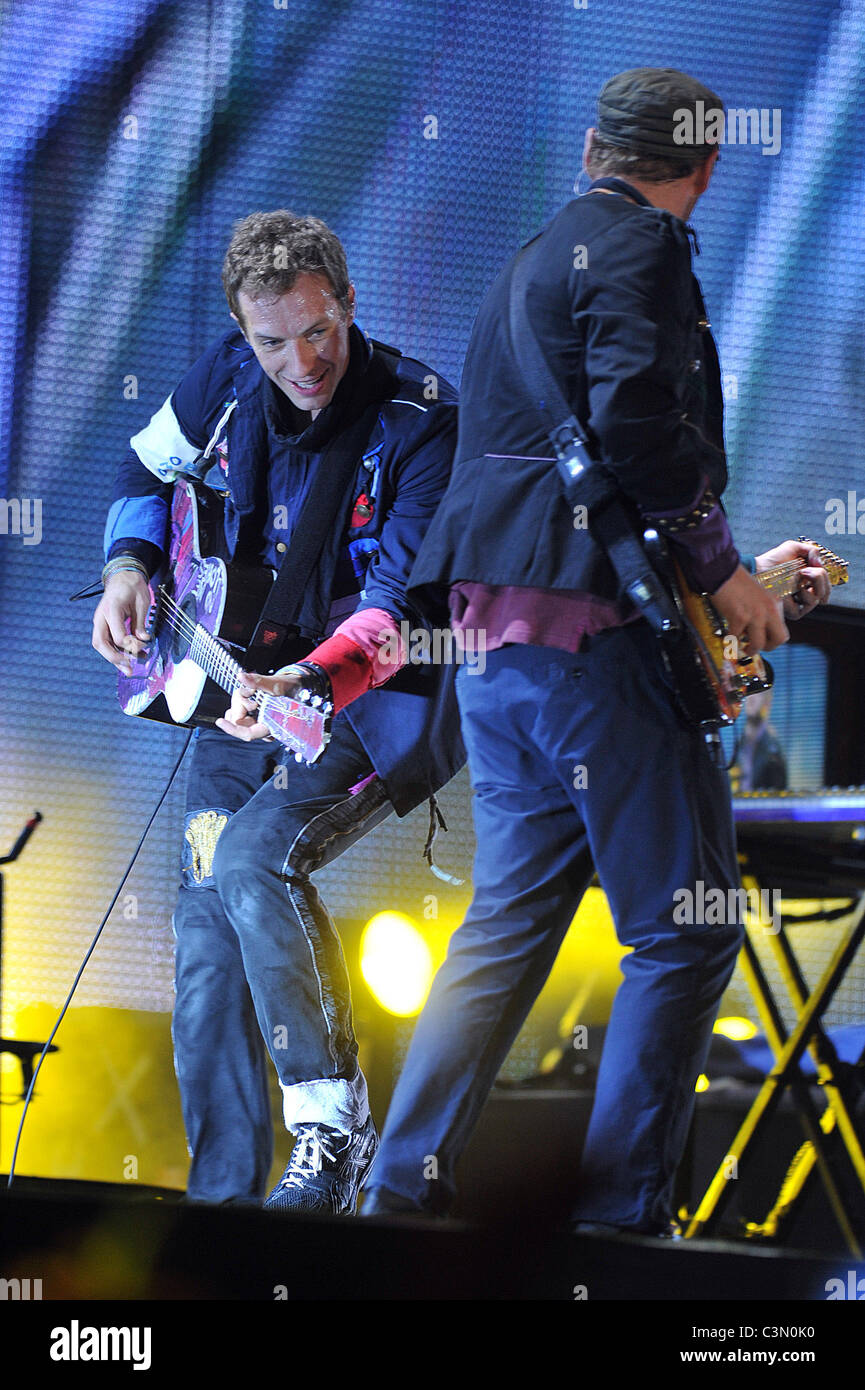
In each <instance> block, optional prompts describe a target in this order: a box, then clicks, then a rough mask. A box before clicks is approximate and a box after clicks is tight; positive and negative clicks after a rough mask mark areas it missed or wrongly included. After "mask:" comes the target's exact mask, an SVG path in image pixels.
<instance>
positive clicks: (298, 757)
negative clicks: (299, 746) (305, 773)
mask: <svg viewBox="0 0 865 1390" xmlns="http://www.w3.org/2000/svg"><path fill="white" fill-rule="evenodd" d="M294 761H295V762H296V763H302V762H303V754H302V753H295V755H294Z"/></svg>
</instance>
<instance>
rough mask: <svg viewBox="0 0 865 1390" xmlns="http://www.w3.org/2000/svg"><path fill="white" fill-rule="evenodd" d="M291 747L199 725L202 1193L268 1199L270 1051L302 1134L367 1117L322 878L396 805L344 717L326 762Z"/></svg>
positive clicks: (193, 953)
mask: <svg viewBox="0 0 865 1390" xmlns="http://www.w3.org/2000/svg"><path fill="white" fill-rule="evenodd" d="M275 750H277V751H276V752H275ZM278 756H279V751H278V745H275V744H272V743H268V742H264V741H257V742H254V743H244V742H241V741H240V740H238V739H235V738H232V737H231V735H230V734H224V733H223V732H222V731H221V730H219V729H199V730H197V731H196V735H195V740H194V749H193V753H192V758H191V764H190V768H189V777H188V784H187V811H186V830H185V839H184V862H183V882H182V886H181V888H180V893H179V897H178V903H177V908H176V911H175V914H174V930H175V937H176V941H177V950H176V963H175V988H176V994H177V999H176V1004H175V1011H174V1022H173V1030H172V1031H173V1037H174V1058H175V1069H176V1072H177V1078H178V1082H179V1085H180V1095H181V1102H182V1106H183V1117H184V1123H185V1127H186V1134H187V1141H188V1146H189V1152H190V1157H191V1164H190V1171H189V1179H188V1185H187V1195H188V1196H189V1198H190V1199H193V1200H197V1201H208V1202H257V1201H260V1200H261V1198H262V1196H263V1195H264V1192H265V1188H266V1184H267V1178H268V1174H269V1171H270V1166H271V1163H272V1159H273V1132H272V1124H271V1114H270V1098H269V1090H268V1071H267V1067H268V1061H267V1058H268V1054H269V1055H270V1058H271V1060H272V1062H273V1064H274V1066H275V1068H276V1071H277V1074H278V1077H279V1081H280V1085H281V1087H282V1091H283V1098H284V1115H285V1122H286V1125H287V1126H288V1128H290V1129H294V1128H295V1127H296V1126H297V1124H299V1123H302V1122H307V1121H309V1122H319V1123H326V1124H331V1125H333V1126H334V1127H335V1128H341V1129H351V1128H352V1127H353V1126H354V1125H356V1124H358V1123H360V1124H362V1123H363V1122H364V1121H365V1119H366V1116H367V1114H368V1106H367V1099H366V1086H365V1083H364V1079H363V1076H362V1074H361V1073H360V1072H359V1070H358V1065H357V1043H356V1041H355V1037H354V1032H353V1029H352V1022H351V991H350V988H349V980H348V974H347V971H346V966H345V960H344V958H343V953H342V947H341V945H340V941H339V936H338V934H337V931H336V928H335V926H334V924H333V921H332V920H331V918H330V916H329V914H328V912H327V909H326V908H325V906H324V904H323V903H322V901H321V898H320V897H319V895H318V893H317V892H316V889H315V887H314V885H313V884H312V882H311V881H310V877H309V876H310V874H311V873H312V872H313V871H314V870H315V869H316V868H318V867H319V866H320V865H322V864H325V863H328V862H329V861H330V860H332V859H334V858H335V857H336V856H337V855H338V854H340V853H342V851H343V850H345V849H347V848H348V847H349V846H350V845H352V844H354V843H355V841H356V840H357V839H358V838H359V837H360V836H362V835H364V834H365V833H366V832H367V831H368V830H371V829H372V828H373V826H375V825H378V824H379V823H380V822H381V821H382V820H383V819H384V818H385V817H386V816H387V815H389V814H390V812H391V810H392V806H391V803H390V801H389V800H388V799H387V796H386V793H385V790H384V787H383V784H382V783H381V782H380V781H379V779H378V778H377V777H376V776H375V774H374V771H373V768H372V765H371V764H370V762H369V759H368V758H367V756H366V753H365V752H364V750H363V748H362V746H361V744H360V742H359V740H358V738H357V736H356V735H355V733H354V732H353V730H352V729H351V726H350V725H349V723H348V721H347V720H346V719H344V718H340V716H337V718H336V720H335V721H334V727H333V736H332V738H331V742H330V744H329V745H328V748H327V750H326V752H325V754H324V756H323V758H322V759H321V761H320V762H319V763H316V764H315V765H314V766H312V767H305V766H302V765H299V764H297V763H295V762H294V761H293V759H290V758H289V759H288V760H287V761H286V762H285V763H281V762H277V761H276V759H277V757H278ZM367 779H369V780H367ZM360 783H365V785H362V786H361V787H360V789H359V790H357V787H358V784H360ZM353 789H354V790H353Z"/></svg>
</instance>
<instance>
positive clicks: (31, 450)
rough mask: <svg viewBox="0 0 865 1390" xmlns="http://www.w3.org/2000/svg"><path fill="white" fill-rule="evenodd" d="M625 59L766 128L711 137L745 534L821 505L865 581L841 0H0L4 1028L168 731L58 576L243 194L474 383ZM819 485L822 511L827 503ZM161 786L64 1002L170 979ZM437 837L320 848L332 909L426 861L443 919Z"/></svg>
mask: <svg viewBox="0 0 865 1390" xmlns="http://www.w3.org/2000/svg"><path fill="white" fill-rule="evenodd" d="M638 65H653V66H675V67H680V68H683V69H685V70H688V71H690V72H692V73H694V74H696V75H698V76H699V77H700V78H702V79H703V80H704V81H706V82H707V83H708V85H710V86H711V87H712V88H713V89H714V90H717V91H718V92H719V93H720V94H721V95H722V97H723V98H724V99H725V101H726V102H727V103H728V104H729V105H731V106H737V107H741V108H746V109H747V108H754V109H758V110H759V109H763V110H765V111H766V112H768V113H770V115H771V120H772V122H773V125H772V135H773V139H774V141H775V143H778V137H780V139H779V144H778V148H777V149H776V150H775V152H767V145H768V142H767V141H762V142H760V141H758V142H756V143H751V144H736V145H732V144H731V145H729V147H725V148H724V150H723V152H722V159H721V163H720V165H719V168H718V170H717V173H716V176H715V178H714V180H713V183H712V186H711V188H710V191H709V193H708V194H707V195H706V197H705V198H704V199H703V201H702V203H701V204H700V206H699V208H698V209H697V214H696V217H695V224H696V227H697V230H698V233H699V238H700V242H701V246H702V255H701V256H700V257H699V259H698V261H697V265H696V269H697V272H698V274H699V276H700V278H701V280H702V283H703V288H704V293H705V296H706V299H707V304H708V306H709V312H710V317H711V318H712V321H713V326H714V329H715V332H716V335H717V338H718V341H719V345H720V349H721V356H722V364H723V369H724V373H725V386H726V395H727V408H728V415H727V422H728V423H727V429H728V443H729V450H730V455H731V466H732V472H733V478H734V481H733V484H732V487H731V489H730V492H729V495H728V496H729V507H730V511H731V514H732V518H733V522H734V530H735V533H736V535H737V538H738V539H739V541H740V545H741V547H742V548H743V549H746V550H756V549H758V548H760V547H761V546H762V545H764V544H771V543H774V542H776V541H778V540H780V539H782V538H783V537H784V536H787V535H797V534H799V533H800V532H802V531H806V532H810V533H811V534H815V535H818V538H825V539H826V540H827V541H828V544H829V545H830V546H832V548H834V549H836V550H838V551H840V552H841V553H843V554H846V555H847V557H848V558H849V560H850V561H851V564H852V565H853V567H854V579H853V583H852V584H851V585H850V587H849V589H848V590H847V591H846V592H845V593H844V594H843V595H842V598H843V601H844V602H847V603H854V604H856V603H858V604H861V603H862V602H863V600H865V553H863V542H862V537H861V536H860V535H857V534H856V519H857V513H856V507H857V503H858V500H859V497H860V496H861V497H862V498H863V499H865V478H863V474H862V468H861V463H860V458H861V432H862V431H861V420H862V417H863V404H865V400H863V394H865V393H863V379H865V370H863V369H865V339H863V331H862V308H861V306H862V303H863V299H865V255H863V252H865V217H863V211H862V207H863V182H865V179H863V174H865V144H863V141H862V139H861V110H862V101H863V94H865V12H863V7H862V4H861V3H860V0H851V3H846V4H845V3H829V0H784V2H783V3H775V4H771V3H765V0H761V2H760V3H757V0H729V3H727V4H726V5H723V6H718V5H716V4H710V3H707V0H669V3H667V4H664V5H643V4H637V3H632V4H623V3H619V0H585V3H574V0H506V2H505V3H503V2H502V0H473V2H472V3H471V4H466V3H464V0H287V3H281V2H280V0H276V3H274V0H174V3H159V0H124V3H123V4H121V5H118V4H116V3H114V0H84V3H82V4H79V5H76V6H72V7H69V6H67V5H66V4H65V3H60V0H39V3H31V2H28V0H18V3H12V4H11V5H10V6H8V7H7V8H6V10H5V17H4V20H3V30H2V44H0V96H2V100H0V113H2V115H0V121H2V128H3V133H2V142H0V159H2V182H3V187H2V195H3V196H2V204H0V215H2V220H3V227H2V237H0V270H2V273H0V297H2V308H3V312H2V317H0V490H2V493H3V499H4V504H5V512H4V516H5V522H4V531H5V534H3V535H0V563H2V631H3V648H4V657H3V663H2V683H3V686H2V693H3V701H2V709H3V730H2V778H3V800H2V806H3V812H2V817H0V841H4V840H5V841H6V842H8V843H10V844H11V841H12V839H13V838H14V835H15V834H16V833H17V830H18V828H19V825H20V823H22V822H23V819H24V818H25V816H26V814H27V813H28V812H29V811H30V810H31V809H32V808H33V807H36V806H38V808H39V809H40V810H41V811H42V812H43V813H44V815H45V823H44V825H43V826H41V827H40V829H39V831H38V833H37V836H36V837H35V838H34V840H33V842H32V843H31V845H30V846H29V847H28V850H27V852H26V855H25V857H24V858H23V859H22V860H21V862H20V863H19V864H17V865H16V866H14V868H13V869H11V870H9V871H8V872H7V874H6V884H5V887H6V922H5V926H6V940H5V952H4V964H5V978H4V1015H5V1022H6V1025H7V1030H11V1029H15V1030H16V1031H17V1032H18V1033H19V1035H20V1033H21V1031H22V1024H21V1020H22V1018H26V1014H23V1013H22V1012H21V1011H22V1010H25V1009H26V1007H27V1006H29V1005H31V1004H32V1003H34V1002H38V1001H46V1002H47V1003H50V1004H54V1005H56V1004H57V1003H59V1002H60V1001H61V1000H62V999H63V997H64V996H65V994H66V991H67V988H68V985H69V983H70V981H71V978H72V976H73V974H74V971H75V968H76V967H77V964H78V962H79V960H80V958H81V956H82V954H83V951H84V949H85V946H86V944H87V942H88V940H89V938H90V935H91V933H92V930H93V928H94V927H95V925H96V923H97V922H98V920H99V918H100V917H101V915H102V912H103V911H104V909H105V907H106V905H107V903H108V902H109V900H110V897H111V894H112V892H113V891H114V887H115V886H116V884H117V882H118V880H119V878H120V876H121V874H122V872H123V869H124V867H125V865H126V862H127V859H128V857H129V855H130V854H131V852H132V849H133V848H134V845H135V843H136V840H137V837H138V834H139V833H140V830H141V829H142V828H143V826H144V823H145V821H146V818H147V815H148V814H149V812H150V810H151V808H152V807H153V806H154V805H155V804H156V802H157V800H158V797H159V795H160V793H161V790H162V787H163V786H164V783H165V781H166V779H167V777H168V774H169V772H170V770H171V767H172V766H173V764H174V761H175V759H176V757H177V756H178V753H179V751H180V748H181V746H182V742H183V738H184V735H183V734H182V733H180V732H173V731H169V730H166V729H163V728H160V727H155V726H149V725H146V724H143V723H142V722H141V721H133V720H129V719H126V718H124V717H123V716H122V715H121V714H120V713H119V711H118V709H117V706H116V703H115V699H114V681H113V677H112V673H111V671H110V670H109V668H108V667H107V665H105V663H104V662H102V661H101V659H100V658H98V657H97V656H96V655H95V654H94V653H93V652H92V651H91V650H90V647H89V624H90V612H91V610H92V606H93V605H92V604H89V603H85V604H74V605H72V604H69V603H68V602H67V596H68V595H69V594H70V593H71V592H72V591H74V590H75V589H78V588H79V587H81V585H83V584H84V583H86V582H87V581H88V580H92V579H95V578H96V577H97V576H98V573H99V569H100V564H101V533H102V526H103V522H104V516H105V512H106V510H107V506H108V501H109V495H110V490H111V482H112V476H113V473H114V469H115V466H116V463H117V461H118V459H119V457H120V455H121V454H122V452H123V450H124V448H125V444H126V441H127V440H128V438H129V436H130V435H131V434H132V433H134V432H135V431H136V430H137V429H139V428H140V427H141V426H142V424H143V423H145V422H146V420H147V419H148V418H149V415H150V414H151V412H152V411H153V410H155V409H156V408H157V407H158V406H159V405H160V404H161V402H162V401H163V400H164V398H165V397H166V395H167V394H168V393H169V391H170V390H171V389H172V388H173V386H174V385H175V384H176V381H177V379H178V378H179V376H180V374H181V373H182V372H183V371H184V370H185V368H186V367H187V366H188V365H189V364H190V363H191V362H192V361H193V360H194V358H195V357H196V355H197V354H198V353H199V352H200V350H202V349H203V348H204V347H205V345H206V344H207V343H208V342H209V341H210V340H211V339H212V338H213V337H214V336H215V335H217V334H219V333H221V332H222V331H223V330H224V329H225V328H226V327H227V326H228V319H227V308H226V305H225V303H224V300H223V298H222V293H221V289H220V285H219V267H220V262H221V258H222V253H223V250H224V247H225V244H226V242H227V239H228V237H229V234H230V230H231V227H232V224H233V222H234V221H235V220H236V219H237V218H238V217H240V216H242V215H244V214H246V213H248V212H250V211H252V210H254V209H257V208H272V207H279V206H288V207H291V208H293V209H294V210H296V211H299V212H313V213H316V214H318V215H319V216H321V217H323V218H324V219H325V220H326V221H327V222H328V223H329V224H330V225H331V226H332V227H333V228H334V229H335V230H336V231H337V232H338V234H339V235H340V236H341V237H342V239H343V241H344V243H345V246H346V248H347V251H348V257H349V265H350V269H351V271H352V275H353V278H354V281H355V283H356V286H357V294H358V306H359V319H360V322H361V324H362V325H363V326H364V327H365V328H366V329H367V330H368V331H370V332H372V333H373V334H374V335H375V336H376V337H379V338H381V339H383V340H385V341H390V342H393V343H395V344H396V345H398V346H399V347H400V348H401V349H402V350H403V351H405V352H407V353H410V354H413V355H416V356H419V357H421V358H422V359H424V360H425V361H428V362H429V363H431V364H432V365H433V366H434V367H435V368H436V370H438V371H440V372H442V373H444V374H445V375H446V376H448V377H450V378H451V380H453V381H455V382H458V380H459V375H460V369H461V363H462V357H463V353H464V349H465V344H466V341H467V338H468V334H469V331H470V327H471V323H472V319H473V316H474V312H475V309H476V306H477V304H478V302H479V299H480V297H481V295H482V293H483V291H484V289H485V288H486V286H487V285H488V283H489V282H490V280H491V279H492V278H493V276H494V275H495V274H496V272H497V270H498V268H499V266H500V265H501V263H502V262H503V260H504V259H505V258H506V257H508V256H509V255H510V254H511V253H512V251H513V250H514V249H515V248H516V246H517V245H518V244H519V243H520V242H521V241H522V240H523V239H525V238H526V237H527V236H528V235H530V234H531V233H532V232H534V231H535V230H536V229H537V228H538V227H539V226H540V225H541V224H542V223H543V222H544V221H545V220H546V219H548V218H549V217H550V216H551V215H552V214H553V213H554V212H555V211H556V209H557V208H558V207H559V206H560V205H561V204H562V203H563V202H564V201H565V200H566V199H567V198H568V197H570V196H571V192H572V189H573V185H574V180H575V177H576V175H577V173H578V169H579V156H580V151H581V148H582V140H583V132H584V129H585V127H586V126H587V125H589V124H590V123H591V120H592V116H593V111H594V99H595V96H596V93H597V91H598V89H599V87H600V86H601V84H602V83H603V81H604V80H605V79H606V78H607V77H608V76H609V75H610V74H611V73H613V72H616V71H618V70H621V69H623V68H626V67H632V66H638ZM767 133H768V131H767ZM857 488H858V489H859V494H858V496H857V492H856V489H857ZM832 499H837V505H836V503H834V502H833V501H832ZM13 503H14V504H15V505H17V508H18V510H17V512H16V510H15V505H12V504H13ZM842 504H843V506H842ZM861 505H862V507H863V510H865V500H863V502H862V504H861ZM839 508H841V510H842V511H843V518H842V521H841V522H839V521H838V518H839V516H840V512H839ZM830 513H831V515H832V516H833V517H834V518H835V523H836V526H838V525H842V523H843V528H842V533H841V534H836V533H835V532H834V531H833V532H832V533H827V532H826V530H825V522H826V519H827V515H828V514H830ZM862 525H863V529H865V520H863V522H862ZM443 804H444V807H445V812H446V815H447V816H448V818H449V820H450V823H451V826H452V829H451V834H450V837H449V839H448V837H443V839H444V843H443V845H442V847H441V849H440V858H441V859H442V860H443V862H444V863H445V864H446V867H448V868H449V869H452V870H454V871H455V872H456V873H458V874H462V875H464V876H465V875H467V874H468V872H469V869H470V856H471V833H470V829H469V814H468V794H467V788H466V783H465V778H463V779H461V780H460V781H458V782H457V783H456V784H454V786H452V787H451V788H450V789H448V791H447V792H446V793H445V796H444V798H443ZM178 810H179V801H178V795H177V793H176V792H174V793H172V794H171V795H170V796H169V798H168V801H167V802H166V804H165V807H164V809H163V811H162V812H161V814H160V817H159V819H158V821H157V823H156V826H155V828H154V831H153V832H152V834H151V836H150V837H149V840H148V842H147V846H146V848H145V851H144V853H143V855H142V856H141V858H140V860H139V863H138V866H137V867H136V870H135V872H134V874H133V876H132V878H131V879H130V882H129V884H128V885H127V888H126V890H125V891H124V894H123V895H122V896H121V898H120V900H119V902H118V905H117V908H116V909H115V911H114V914H113V916H112V918H111V921H110V923H109V926H108V928H107V931H106V934H105V936H104V938H103V940H102V942H101V943H100V946H99V949H98V950H97V952H96V954H95V956H94V958H93V960H92V961H91V963H90V966H89V967H88V970H87V972H86V974H85V976H84V980H83V982H82V985H81V987H80V990H79V994H78V996H77V999H78V1002H79V1003H80V1004H85V1005H111V1006H114V1007H121V1008H128V1009H139V1010H153V1011H159V1010H168V1009H170V1007H171V1002H172V986H171V961H172V939H171V930H170V920H169V919H170V913H171V908H172V898H173V892H174V879H175V872H176V870H175V865H176V860H177V839H178V834H177V830H178ZM425 834H426V821H425V817H424V814H423V812H418V813H416V814H415V815H414V816H413V817H412V818H410V819H409V821H408V822H407V823H405V824H399V825H394V826H386V827H383V828H381V829H380V830H379V831H377V832H376V834H375V836H374V837H373V838H371V839H370V840H369V841H368V842H366V846H365V847H363V848H362V849H360V850H357V851H355V852H354V853H353V854H352V855H351V856H350V857H349V858H348V859H346V860H345V861H343V863H341V864H337V865H335V866H333V867H332V868H330V869H329V870H327V871H326V873H325V874H323V875H322V876H321V882H322V886H323V888H324V891H325V893H326V895H327V896H328V899H329V901H330V903H331V905H332V907H333V909H334V911H335V913H336V914H337V916H339V915H340V914H342V915H343V916H351V917H352V918H360V919H362V918H363V917H365V916H366V915H368V913H369V912H370V911H373V910H375V909H376V908H378V907H383V906H389V905H391V904H392V903H393V904H396V905H398V906H401V907H402V908H403V909H404V910H409V911H412V910H413V911H415V912H418V913H419V912H420V911H421V907H422V905H423V903H424V901H425V899H426V897H427V896H428V895H429V894H430V893H431V892H435V893H437V894H438V895H439V897H440V902H441V912H442V915H443V917H445V918H447V916H448V914H450V915H451V916H452V917H453V921H454V924H455V923H456V921H457V920H458V919H459V912H460V909H461V906H462V905H463V904H464V902H465V901H466V894H467V893H468V887H467V886H465V887H464V888H463V889H451V888H447V887H446V886H444V885H442V884H441V883H439V882H437V881H436V880H431V879H430V877H429V875H428V873H427V871H426V869H425V867H424V865H423V862H422V859H421V857H420V852H421V850H422V847H423V842H424V838H425ZM0 847H2V846H0Z"/></svg>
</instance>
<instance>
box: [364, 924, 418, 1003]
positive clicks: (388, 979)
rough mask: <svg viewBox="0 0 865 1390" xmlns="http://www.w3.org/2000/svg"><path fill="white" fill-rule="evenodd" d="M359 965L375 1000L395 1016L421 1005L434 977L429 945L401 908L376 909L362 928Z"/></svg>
mask: <svg viewBox="0 0 865 1390" xmlns="http://www.w3.org/2000/svg"><path fill="white" fill-rule="evenodd" d="M360 969H361V974H362V975H363V978H364V980H365V981H366V983H367V985H368V986H369V988H370V990H371V991H372V993H373V995H374V996H375V998H376V1000H377V1001H378V1003H379V1004H380V1005H381V1007H382V1008H383V1009H385V1010H386V1011H387V1012H388V1013H389V1014H395V1015H396V1017H397V1018H413V1017H414V1015H415V1014H419V1013H420V1011H421V1009H422V1008H423V1006H424V1002H425V1000H426V997H427V995H428V994H429V987H430V985H431V984H432V977H433V959H432V953H431V952H430V948H429V946H428V945H427V943H426V941H425V940H424V938H423V936H422V935H421V933H420V931H419V929H418V928H417V926H416V925H415V923H414V922H413V921H412V919H411V918H410V917H407V916H406V915H405V913H403V912H377V913H376V915H375V916H374V917H371V918H370V920H369V921H368V922H367V924H366V926H365V927H364V930H363V936H362V937H361V942H360Z"/></svg>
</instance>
